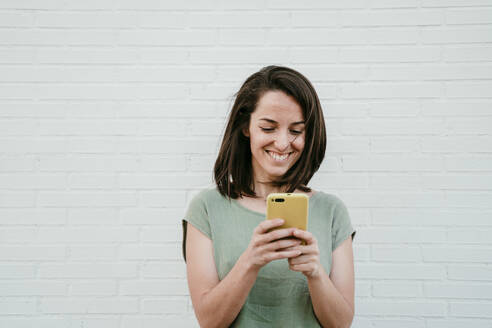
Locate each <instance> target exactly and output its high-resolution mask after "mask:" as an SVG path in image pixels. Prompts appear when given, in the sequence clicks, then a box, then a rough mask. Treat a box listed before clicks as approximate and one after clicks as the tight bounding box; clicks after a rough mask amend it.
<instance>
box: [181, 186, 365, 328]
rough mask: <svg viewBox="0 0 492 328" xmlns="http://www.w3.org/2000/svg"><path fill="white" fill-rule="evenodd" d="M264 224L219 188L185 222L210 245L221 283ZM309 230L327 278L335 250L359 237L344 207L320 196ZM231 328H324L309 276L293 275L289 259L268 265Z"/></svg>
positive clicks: (197, 201)
mask: <svg viewBox="0 0 492 328" xmlns="http://www.w3.org/2000/svg"><path fill="white" fill-rule="evenodd" d="M263 220H265V214H263V213H260V212H256V211H253V210H250V209H248V208H246V207H244V206H243V205H241V204H240V203H239V202H237V200H234V199H231V200H228V199H227V198H225V197H223V196H222V195H221V194H220V193H219V191H218V190H217V188H211V189H205V190H203V191H201V192H200V193H198V194H197V195H195V197H194V198H193V199H192V201H191V203H190V205H189V207H188V210H187V212H186V215H185V218H184V221H187V222H188V223H190V224H192V225H193V226H194V227H195V228H197V229H198V230H200V231H201V232H202V233H204V234H205V235H206V236H207V237H208V238H210V239H211V240H212V243H213V247H214V258H215V266H216V268H217V273H218V276H219V279H220V280H222V279H223V278H224V277H225V276H226V275H227V274H228V273H229V271H230V270H231V269H232V267H233V266H234V264H235V263H236V261H237V260H238V258H239V257H240V255H241V254H242V253H243V252H244V251H245V250H246V248H247V247H248V245H249V242H250V240H251V236H252V234H253V230H254V228H255V227H256V226H257V225H258V224H259V223H260V222H261V221H263ZM308 231H310V232H311V233H313V234H314V236H315V237H316V239H317V241H318V247H319V251H320V260H321V264H322V265H323V267H324V269H325V271H326V272H327V273H329V272H330V271H331V270H330V269H331V264H332V252H333V250H334V249H336V248H337V247H338V246H339V245H340V244H341V243H342V242H343V241H344V240H345V239H347V238H348V237H349V236H351V235H352V238H353V237H354V235H355V231H354V229H353V228H352V225H351V223H350V217H349V213H348V211H347V208H346V207H345V205H344V204H343V202H342V201H341V200H340V199H339V198H338V197H336V196H335V195H331V194H326V193H323V192H321V191H318V192H316V193H314V194H313V195H312V196H311V197H310V199H309V217H308ZM185 236H186V235H185ZM185 238H186V237H185ZM184 242H185V240H183V243H184ZM231 327H248V328H249V327H258V328H261V327H269V328H270V327H320V324H319V323H318V320H317V319H316V316H315V315H314V311H313V305H312V303H311V298H310V295H309V289H308V285H307V280H306V278H305V276H304V275H303V274H302V273H300V272H295V271H291V270H290V269H289V265H288V262H287V260H286V259H282V260H275V261H272V262H270V263H268V264H267V265H265V266H264V267H263V268H262V269H261V270H260V271H259V273H258V277H257V279H256V282H255V284H254V285H253V288H252V289H251V291H250V293H249V295H248V298H247V299H246V302H245V304H244V305H243V307H242V309H241V311H240V312H239V314H238V316H237V317H236V319H235V320H234V322H233V323H232V325H231Z"/></svg>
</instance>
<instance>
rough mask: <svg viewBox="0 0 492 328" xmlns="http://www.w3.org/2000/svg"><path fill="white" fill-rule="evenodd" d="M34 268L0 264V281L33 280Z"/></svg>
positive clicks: (23, 265) (31, 265)
mask: <svg viewBox="0 0 492 328" xmlns="http://www.w3.org/2000/svg"><path fill="white" fill-rule="evenodd" d="M35 275H36V267H35V266H34V265H33V264H7V263H1V264H0V279H2V280H3V281H6V280H7V279H8V280H10V279H27V278H31V279H34V277H35Z"/></svg>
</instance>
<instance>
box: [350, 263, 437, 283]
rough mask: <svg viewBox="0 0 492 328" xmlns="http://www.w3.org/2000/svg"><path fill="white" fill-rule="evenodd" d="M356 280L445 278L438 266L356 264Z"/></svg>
mask: <svg viewBox="0 0 492 328" xmlns="http://www.w3.org/2000/svg"><path fill="white" fill-rule="evenodd" d="M355 269H356V274H355V276H356V277H357V279H392V280H395V279H398V280H409V279H419V280H427V279H429V280H441V279H443V278H444V277H445V276H446V271H445V267H444V266H443V265H438V264H418V265H416V264H394V263H388V264H376V263H367V264H366V263H358V264H357V266H356V267H355Z"/></svg>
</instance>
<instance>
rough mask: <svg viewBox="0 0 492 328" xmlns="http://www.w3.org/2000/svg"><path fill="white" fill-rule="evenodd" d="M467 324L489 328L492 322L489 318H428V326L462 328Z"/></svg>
mask: <svg viewBox="0 0 492 328" xmlns="http://www.w3.org/2000/svg"><path fill="white" fill-rule="evenodd" d="M467 325H472V326H473V327H475V328H488V327H490V322H489V321H488V320H487V319H470V318H469V319H460V318H452V319H428V320H427V326H426V327H428V328H461V327H466V326H467Z"/></svg>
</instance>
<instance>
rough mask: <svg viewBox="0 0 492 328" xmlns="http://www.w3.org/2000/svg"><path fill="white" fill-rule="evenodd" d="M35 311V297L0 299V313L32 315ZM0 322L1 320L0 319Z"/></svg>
mask: <svg viewBox="0 0 492 328" xmlns="http://www.w3.org/2000/svg"><path fill="white" fill-rule="evenodd" d="M35 313H36V300H35V299H17V298H16V299H9V300H2V301H0V314H2V315H12V314H17V315H19V314H22V315H26V314H27V315H33V314H35ZM0 322H1V321H0Z"/></svg>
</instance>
